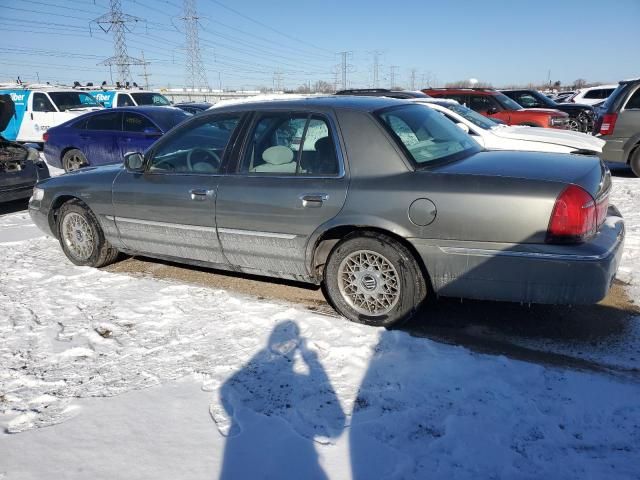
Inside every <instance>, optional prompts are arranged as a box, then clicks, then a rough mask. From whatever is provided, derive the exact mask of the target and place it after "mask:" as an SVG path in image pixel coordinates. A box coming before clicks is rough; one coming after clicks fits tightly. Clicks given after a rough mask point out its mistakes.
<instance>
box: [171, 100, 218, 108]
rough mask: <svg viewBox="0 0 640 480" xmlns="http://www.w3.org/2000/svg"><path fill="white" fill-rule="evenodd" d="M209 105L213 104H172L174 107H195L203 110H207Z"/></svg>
mask: <svg viewBox="0 0 640 480" xmlns="http://www.w3.org/2000/svg"><path fill="white" fill-rule="evenodd" d="M211 105H213V103H208V102H180V103H174V104H173V106H174V107H195V108H203V109H205V110H206V109H207V108H209V107H210V106H211Z"/></svg>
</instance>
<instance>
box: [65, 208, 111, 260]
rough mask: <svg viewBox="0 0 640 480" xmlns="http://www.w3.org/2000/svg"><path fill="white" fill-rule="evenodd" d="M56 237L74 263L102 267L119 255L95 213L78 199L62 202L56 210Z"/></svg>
mask: <svg viewBox="0 0 640 480" xmlns="http://www.w3.org/2000/svg"><path fill="white" fill-rule="evenodd" d="M58 239H59V241H60V246H61V247H62V251H63V252H64V254H65V255H66V256H67V258H68V259H69V260H71V262H73V263H74V264H76V265H80V266H85V267H103V266H105V265H108V264H109V263H112V262H113V261H114V260H115V259H116V257H117V256H118V251H117V250H116V249H115V248H113V247H112V246H111V244H110V243H109V242H108V241H107V240H106V239H105V238H104V233H103V231H102V228H101V227H100V224H99V223H98V219H97V218H96V216H95V215H94V213H93V212H92V211H91V210H90V209H89V208H87V207H86V206H85V205H84V204H83V203H81V202H79V201H77V200H72V201H69V202H67V203H65V204H64V205H62V207H61V208H60V210H59V211H58Z"/></svg>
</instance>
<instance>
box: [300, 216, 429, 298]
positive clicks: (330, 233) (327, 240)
mask: <svg viewBox="0 0 640 480" xmlns="http://www.w3.org/2000/svg"><path fill="white" fill-rule="evenodd" d="M364 232H370V233H379V234H384V235H386V236H388V237H391V238H392V239H394V240H395V241H397V242H398V243H400V244H402V245H403V246H404V247H406V248H407V250H409V252H411V254H412V255H413V257H414V258H415V260H416V262H417V263H418V266H419V267H420V270H421V272H422V275H423V276H424V279H425V282H426V283H427V286H428V287H427V288H429V289H430V290H431V291H433V285H432V283H431V277H430V275H429V270H428V269H427V266H426V265H425V262H424V260H423V259H422V257H421V256H420V254H419V253H418V251H417V250H416V248H415V247H414V246H413V245H412V244H411V242H409V241H408V240H407V239H406V238H404V237H403V236H402V235H400V234H399V233H398V232H394V231H392V230H391V229H389V228H385V227H382V226H373V225H353V224H343V225H335V226H333V227H331V228H328V229H327V230H325V231H323V232H322V233H321V234H320V235H319V236H318V238H317V239H316V240H315V242H314V244H313V250H312V252H311V264H310V267H311V268H310V272H311V274H312V275H313V276H314V277H315V278H317V279H318V280H320V281H321V280H322V279H323V277H324V266H325V265H326V263H327V259H328V258H329V255H330V254H331V252H332V251H333V248H334V247H335V246H336V245H337V244H338V243H339V242H340V241H341V240H343V239H345V238H348V237H351V236H355V235H357V234H359V233H364Z"/></svg>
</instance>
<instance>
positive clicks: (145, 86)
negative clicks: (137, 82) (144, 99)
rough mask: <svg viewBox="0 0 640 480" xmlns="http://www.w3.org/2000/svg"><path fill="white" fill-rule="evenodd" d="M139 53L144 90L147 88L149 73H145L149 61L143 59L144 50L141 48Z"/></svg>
mask: <svg viewBox="0 0 640 480" xmlns="http://www.w3.org/2000/svg"><path fill="white" fill-rule="evenodd" d="M140 54H141V56H142V68H143V70H144V73H143V74H142V76H143V77H144V88H145V90H149V77H150V76H151V74H150V73H147V65H149V62H147V61H146V60H145V59H144V51H143V50H141V51H140Z"/></svg>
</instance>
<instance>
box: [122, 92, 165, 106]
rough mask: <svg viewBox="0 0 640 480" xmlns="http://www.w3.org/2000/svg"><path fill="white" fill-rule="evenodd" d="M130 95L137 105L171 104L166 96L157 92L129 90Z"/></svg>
mask: <svg viewBox="0 0 640 480" xmlns="http://www.w3.org/2000/svg"><path fill="white" fill-rule="evenodd" d="M131 96H132V97H133V99H134V100H135V101H136V103H137V104H138V105H171V102H169V100H167V97H165V96H164V95H161V94H159V93H151V92H138V93H135V92H131Z"/></svg>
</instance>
